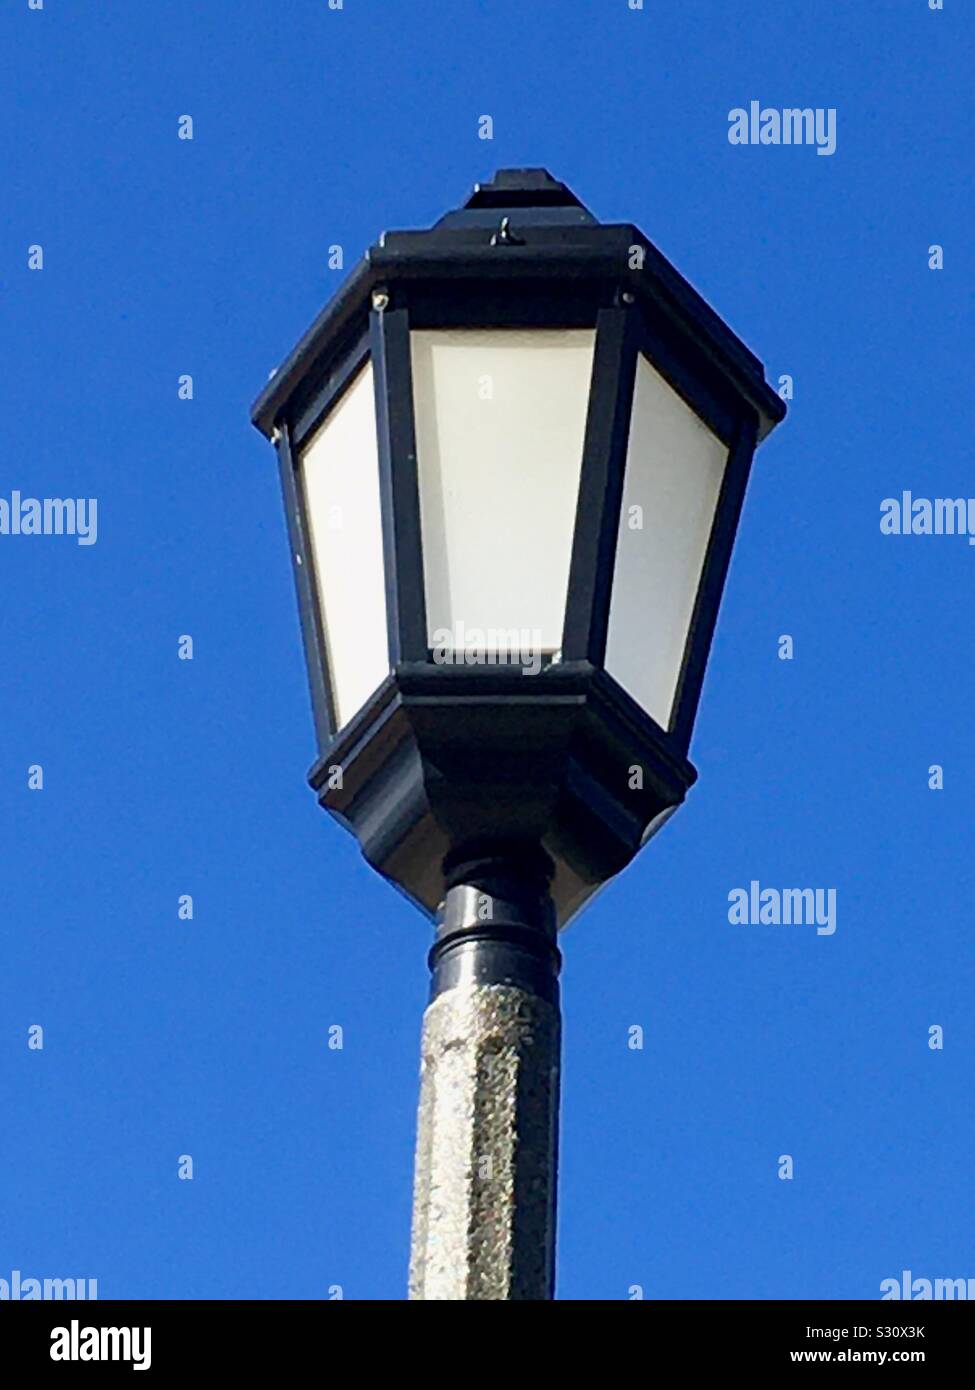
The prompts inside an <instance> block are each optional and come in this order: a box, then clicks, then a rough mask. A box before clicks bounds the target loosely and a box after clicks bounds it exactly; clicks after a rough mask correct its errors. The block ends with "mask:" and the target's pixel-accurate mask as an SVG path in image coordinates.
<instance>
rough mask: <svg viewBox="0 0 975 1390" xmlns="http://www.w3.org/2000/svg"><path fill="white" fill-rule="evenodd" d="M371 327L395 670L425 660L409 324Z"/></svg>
mask: <svg viewBox="0 0 975 1390" xmlns="http://www.w3.org/2000/svg"><path fill="white" fill-rule="evenodd" d="M369 322H370V340H371V343H372V362H373V376H374V379H375V384H376V424H377V434H378V441H379V492H380V501H381V506H382V521H383V560H384V564H385V569H386V616H387V622H388V628H389V659H390V664H391V666H392V667H393V668H394V669H395V667H396V666H398V665H400V664H402V663H403V662H411V661H426V660H427V614H426V596H425V593H424V582H423V540H422V535H421V530H420V490H419V482H418V478H417V462H416V429H415V425H414V419H413V368H412V362H411V358H410V324H409V316H408V314H407V311H406V310H405V309H379V310H377V309H373V310H372V312H371V314H370V318H369Z"/></svg>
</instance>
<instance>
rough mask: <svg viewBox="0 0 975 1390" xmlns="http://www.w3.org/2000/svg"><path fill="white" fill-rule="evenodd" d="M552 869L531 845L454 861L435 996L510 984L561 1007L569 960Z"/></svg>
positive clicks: (435, 963) (440, 928) (432, 959)
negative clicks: (560, 935)
mask: <svg viewBox="0 0 975 1390" xmlns="http://www.w3.org/2000/svg"><path fill="white" fill-rule="evenodd" d="M552 872H553V866H552V862H551V860H550V859H549V858H548V856H547V855H546V854H545V853H544V852H543V851H542V850H541V849H538V848H535V847H531V846H528V847H526V846H520V845H513V846H496V847H490V848H487V849H485V850H484V851H480V850H477V851H474V852H470V851H466V852H461V853H459V854H454V855H450V856H448V858H447V860H446V861H445V863H444V878H445V882H446V884H447V893H446V897H445V898H444V901H443V903H442V905H441V907H440V911H439V912H438V914H437V934H436V940H435V941H434V944H433V947H432V949H431V951H430V956H429V964H430V970H431V973H432V980H431V987H430V994H431V998H436V997H437V995H439V994H442V993H443V992H444V990H447V989H453V988H456V987H457V986H459V985H464V984H470V985H490V984H503V985H510V986H513V987H515V988H518V989H522V990H525V991H526V992H527V993H529V994H535V995H538V996H540V997H541V998H543V999H546V1000H548V1002H549V1003H551V1004H553V1005H554V1006H555V1007H558V1001H559V988H558V976H559V969H560V967H561V964H562V957H561V954H560V952H559V949H558V946H557V945H556V935H557V927H556V920H555V908H554V905H553V902H552V898H551V894H550V891H549V888H550V884H551V878H552Z"/></svg>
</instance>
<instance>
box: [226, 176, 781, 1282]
mask: <svg viewBox="0 0 975 1390" xmlns="http://www.w3.org/2000/svg"><path fill="white" fill-rule="evenodd" d="M784 413H785V407H784V405H783V403H782V401H781V400H780V399H779V397H778V396H777V395H776V394H775V393H774V392H773V391H772V390H771V388H770V387H769V386H768V385H767V384H766V382H765V378H764V373H763V369H762V365H761V363H760V362H759V361H758V360H757V359H756V358H755V357H754V356H753V355H752V353H751V352H750V351H749V350H748V349H747V348H746V347H745V346H744V344H743V343H742V342H741V341H740V340H739V339H738V338H737V337H735V335H734V334H733V333H732V332H731V330H730V329H729V328H728V327H727V326H726V325H725V324H724V323H723V322H722V321H721V320H720V319H719V318H718V317H717V315H716V314H715V313H714V311H713V310H712V309H710V308H709V306H708V305H707V304H706V303H705V302H704V301H703V300H702V299H701V298H700V296H699V295H698V294H697V293H696V292H695V291H694V290H693V289H692V288H691V286H690V285H689V284H688V283H687V281H685V280H684V279H683V278H682V277H681V276H680V275H679V274H678V272H677V271H676V270H675V269H674V267H673V266H671V265H670V264H669V262H667V261H666V260H665V259H664V257H663V256H662V255H661V254H660V252H659V251H657V250H656V249H655V248H654V247H653V245H652V244H651V243H650V242H649V241H648V240H647V239H646V238H645V237H644V236H643V235H642V233H641V232H639V231H638V230H637V228H635V227H633V226H630V225H604V224H601V223H599V222H597V221H596V219H595V218H594V217H593V216H592V215H591V214H590V213H589V212H588V211H587V210H586V209H585V208H584V207H583V206H582V205H581V204H580V202H579V200H578V199H577V198H576V197H575V195H574V194H573V193H572V192H571V191H570V190H569V189H568V188H567V187H566V186H565V185H564V184H562V183H560V182H558V181H557V180H555V179H553V178H552V177H551V176H550V175H549V174H548V173H547V172H546V171H545V170H540V169H521V170H503V171H501V172H499V173H498V174H497V175H496V176H495V178H494V179H493V180H492V181H491V182H489V183H486V184H481V185H478V186H477V187H476V188H475V190H474V193H473V194H472V196H471V197H470V198H469V199H468V201H467V202H466V203H465V205H464V206H463V207H462V208H460V209H458V210H457V211H454V212H451V213H449V214H448V215H447V216H445V217H443V218H442V219H441V220H440V221H439V222H438V223H437V224H436V225H435V226H434V227H433V228H431V229H430V230H429V231H419V232H392V233H387V234H386V235H384V236H383V237H381V238H380V240H379V241H378V242H377V243H376V245H374V246H372V247H371V248H370V249H369V250H368V251H367V253H366V255H365V256H364V258H363V259H362V261H360V262H359V264H358V265H357V266H356V268H355V270H354V271H353V272H352V274H351V275H350V276H349V278H348V280H347V281H346V283H345V285H344V286H343V287H342V289H341V290H340V291H339V292H338V294H336V296H335V297H334V298H333V299H332V301H331V302H330V303H329V304H328V305H327V306H326V308H325V309H324V310H323V312H322V313H321V314H320V315H319V317H318V318H317V319H316V321H315V322H314V323H313V325H312V326H311V328H310V329H309V330H308V332H307V333H306V334H305V336H304V337H303V338H302V339H301V341H300V342H299V343H298V345H297V347H296V348H295V349H294V350H293V352H292V353H291V355H290V356H289V357H288V358H287V359H286V360H285V362H284V363H283V365H282V366H281V368H280V369H279V370H278V371H277V372H276V373H275V374H274V375H273V377H272V378H271V380H270V382H269V383H268V385H267V386H266V387H265V389H264V391H263V392H262V393H261V395H260V397H259V398H258V400H257V402H256V403H255V405H254V409H253V420H254V423H255V424H256V425H257V427H258V428H259V429H260V430H261V431H262V432H263V433H264V434H265V435H266V436H267V437H268V438H269V439H272V440H273V441H274V443H275V444H276V447H277V453H278V460H279V465H280V473H281V481H282V487H283V492H284V502H285V510H286V513H287V519H288V528H289V535H290V541H291V549H292V555H293V562H294V573H295V583H296V587H297V592H298V604H299V610H300V615H301V626H302V632H303V636H304V647H305V655H306V659H307V665H308V673H309V679H310V684H311V694H312V705H313V709H314V713H315V721H316V726H317V731H318V741H319V756H318V759H317V761H316V762H315V764H314V766H313V768H312V770H311V772H310V774H309V780H310V782H311V785H312V787H313V788H314V789H315V791H316V792H317V794H318V798H319V801H320V803H321V805H322V806H323V807H324V808H325V809H326V810H327V811H329V812H330V813H331V814H332V815H333V816H334V817H335V818H336V819H337V820H338V821H339V822H340V823H341V824H342V825H343V826H345V827H346V829H348V830H350V831H351V832H352V833H353V834H354V835H355V836H356V837H357V839H358V841H359V844H360V846H361V848H362V851H363V853H364V855H365V857H366V859H367V860H368V861H369V863H370V864H372V865H373V867H374V868H376V869H377V870H378V871H379V872H380V873H381V874H382V875H383V876H384V877H385V878H387V879H388V880H389V881H390V882H391V883H393V884H394V885H395V886H396V887H398V888H399V889H401V890H402V891H403V892H404V893H405V894H406V895H407V897H409V898H410V899H411V900H412V901H413V902H414V903H415V904H416V905H417V906H418V907H420V908H421V909H422V910H423V911H424V912H425V913H426V914H427V915H428V916H429V917H431V918H434V919H435V921H436V931H435V939H434V944H433V948H432V950H431V952H430V965H431V971H432V989H431V1001H430V1004H429V1007H428V1008H427V1011H426V1014H425V1017H424V1029H423V1041H422V1072H421V1086H420V1108H419V1123H418V1136H417V1154H416V1181H415V1195H414V1216H413V1250H412V1261H411V1269H410V1296H411V1297H412V1298H420V1299H531V1298H550V1297H551V1296H552V1289H553V1279H554V1218H555V1183H556V1147H557V1130H558V1093H559V1047H560V1043H559V1035H560V1017H559V998H558V972H559V964H560V956H559V951H558V947H557V944H556V938H557V933H558V930H559V928H561V927H562V926H564V925H565V923H566V922H567V921H568V920H569V919H570V917H572V916H574V915H575V913H577V912H578V911H579V910H580V908H581V907H582V906H583V905H584V904H585V903H586V902H587V900H588V899H589V898H590V897H591V896H592V895H593V893H595V892H596V891H597V889H599V888H600V887H601V886H602V885H603V884H604V883H605V882H606V881H607V880H608V879H610V878H611V877H612V876H613V875H614V874H617V873H619V871H620V870H621V869H623V868H624V867H625V866H626V864H628V863H629V862H630V860H631V859H632V858H633V856H634V855H635V854H636V853H637V851H638V850H639V849H640V848H641V846H642V845H644V844H645V843H646V842H647V840H649V838H650V837H651V836H652V835H653V834H654V833H655V831H656V830H657V829H659V828H660V826H661V825H662V824H663V823H664V821H665V820H666V819H667V818H668V817H669V816H670V815H671V814H672V813H673V812H674V810H675V809H676V808H677V807H678V806H679V805H680V804H681V802H682V801H683V799H684V795H685V793H686V791H687V789H688V788H689V787H690V786H691V784H692V783H693V782H694V780H695V778H696V775H697V774H696V772H695V770H694V768H693V767H692V766H691V764H690V762H689V761H688V758H687V752H688V745H689V742H690V735H691V728H692V724H693V721H694V716H695V712H696V709H697V704H698V698H699V695H700V691H701V683H702V680H703V676H704V668H705V663H706V661H707V656H708V651H709V648H710V644H711V637H712V633H713V630H714V624H715V620H716V617H717V612H718V605H719V602H720V598H721V592H722V589H723V586H724V581H725V575H726V572H727V567H728V562H729V558H730V555H731V548H732V543H733V540H734V536H735V531H736V529H737V525H738V518H739V513H740V510H741V505H742V499H743V496H744V492H745V486H746V483H747V479H748V473H749V468H750V466H751V460H752V455H753V452H754V449H755V446H756V443H757V442H758V441H760V440H761V439H762V438H764V437H765V435H766V434H768V432H769V430H771V429H772V428H773V426H774V425H775V424H776V423H777V422H778V421H779V420H780V419H781V418H782V416H783V415H784Z"/></svg>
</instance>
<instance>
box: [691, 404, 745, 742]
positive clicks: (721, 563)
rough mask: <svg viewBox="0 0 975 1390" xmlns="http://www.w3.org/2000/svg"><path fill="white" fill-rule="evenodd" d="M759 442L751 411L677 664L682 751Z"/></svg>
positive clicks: (737, 436)
mask: <svg viewBox="0 0 975 1390" xmlns="http://www.w3.org/2000/svg"><path fill="white" fill-rule="evenodd" d="M757 439H758V416H757V415H755V414H754V412H751V411H749V413H748V414H747V415H743V416H741V417H740V418H739V421H738V424H737V427H736V429H735V432H734V436H733V438H732V442H731V449H730V451H729V454H728V463H727V466H726V468H725V474H724V479H723V480H722V483H721V492H720V494H719V496H718V505H717V508H716V509H715V513H714V521H713V523H712V526H711V537H710V540H709V541H708V549H707V554H706V556H705V559H704V568H703V570H702V571H701V581H700V584H699V586H698V591H697V598H696V600H695V602H694V612H693V615H692V617H691V625H690V628H689V629H688V634H687V642H686V645H685V647H684V660H683V662H682V663H681V671H680V677H679V679H678V682H677V691H676V694H675V695H674V706H673V709H672V711H671V717H670V729H671V732H672V733H673V735H674V737H675V738H676V739H677V741H678V744H679V745H680V747H681V749H682V750H685V751H686V749H687V747H688V745H689V744H690V741H691V731H692V729H693V727H694V719H695V716H696V714H697V707H698V703H699V701H700V698H701V687H702V685H703V683H704V671H705V667H706V666H707V661H708V655H709V653H710V651H711V640H712V638H713V636H714V627H715V623H716V622H717V620H718V609H719V608H720V606H721V595H722V593H723V591H724V584H725V579H726V578H727V574H728V565H729V563H730V561H731V551H732V547H733V546H734V541H735V535H736V533H737V531H738V522H739V519H740V517H741V508H742V503H743V502H744V500H745V489H746V487H747V486H748V475H749V473H750V471H751V466H752V458H753V456H754V453H755V445H756V442H757Z"/></svg>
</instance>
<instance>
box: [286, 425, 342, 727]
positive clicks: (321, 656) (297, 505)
mask: <svg viewBox="0 0 975 1390" xmlns="http://www.w3.org/2000/svg"><path fill="white" fill-rule="evenodd" d="M277 453H278V469H279V472H280V475H281V492H282V495H283V498H284V514H285V517H286V519H287V523H288V540H289V541H290V544H291V567H292V569H293V571H294V579H295V592H296V594H297V596H298V616H299V618H300V619H301V635H302V640H303V643H304V648H305V664H306V666H307V668H308V685H309V688H310V691H311V707H312V714H313V716H314V719H315V733H316V735H317V738H318V751H319V753H321V752H323V751H324V749H325V748H326V747H327V745H328V744H329V742H330V741H331V738H332V736H333V734H334V733H335V708H334V705H333V703H332V684H331V680H330V678H329V672H328V644H327V642H326V640H325V630H324V628H323V626H322V613H321V608H320V606H319V603H318V595H317V592H316V586H315V571H314V561H313V558H312V551H311V546H310V545H309V542H308V528H307V523H306V519H305V502H304V495H303V490H302V487H301V481H300V479H299V478H298V476H297V465H296V462H295V459H294V457H293V455H292V450H291V430H290V427H289V426H288V425H287V424H282V425H280V426H279V434H278V439H277Z"/></svg>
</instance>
